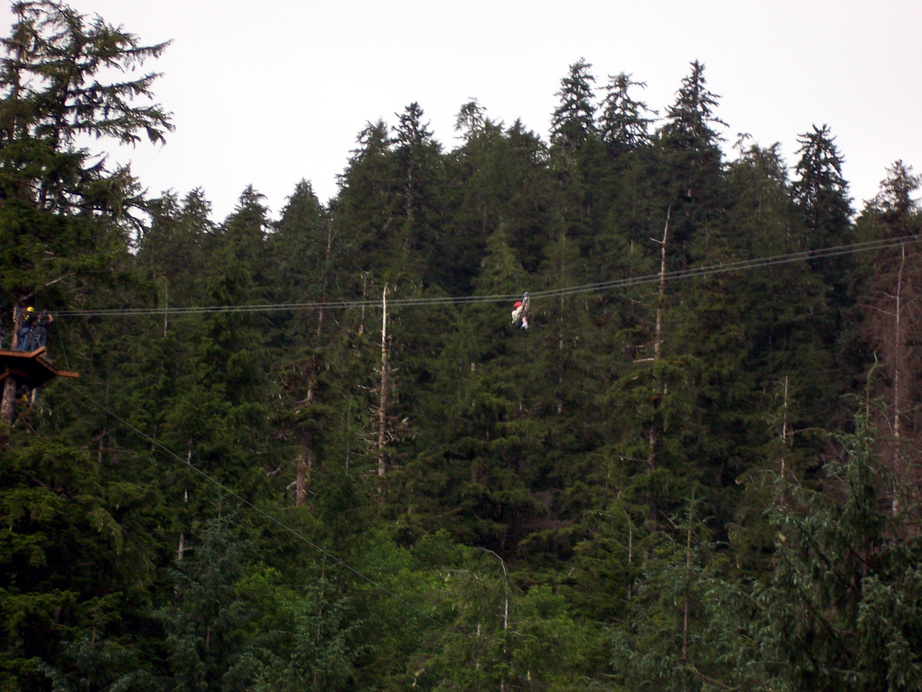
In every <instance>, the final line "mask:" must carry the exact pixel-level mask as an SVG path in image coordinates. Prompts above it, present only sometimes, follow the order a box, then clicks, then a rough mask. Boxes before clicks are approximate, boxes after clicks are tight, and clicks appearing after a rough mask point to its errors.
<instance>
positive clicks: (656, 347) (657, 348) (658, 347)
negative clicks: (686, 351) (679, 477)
mask: <svg viewBox="0 0 922 692" xmlns="http://www.w3.org/2000/svg"><path fill="white" fill-rule="evenodd" d="M671 212H672V209H671V208H670V209H667V210H666V225H665V227H664V228H663V239H662V240H661V241H658V242H659V244H660V266H659V293H658V295H657V298H656V327H655V331H654V334H653V369H654V373H653V374H654V377H656V366H657V364H658V363H659V361H660V359H661V358H662V357H663V303H664V302H665V297H666V239H667V237H668V235H669V215H670V214H671ZM665 393H666V392H665V385H664V386H663V389H662V391H661V392H660V393H659V397H660V399H661V400H662V398H663V396H664V395H665ZM654 408H655V407H654ZM647 442H648V443H649V445H650V452H649V454H648V455H647V466H648V467H649V468H650V469H653V468H655V466H656V448H657V443H658V442H659V426H658V425H657V421H656V418H655V412H654V419H653V421H652V422H651V423H650V432H649V435H648V438H647Z"/></svg>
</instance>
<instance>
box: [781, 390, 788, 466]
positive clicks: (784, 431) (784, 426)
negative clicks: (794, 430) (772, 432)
mask: <svg viewBox="0 0 922 692" xmlns="http://www.w3.org/2000/svg"><path fill="white" fill-rule="evenodd" d="M787 448H788V376H787V375H785V376H784V403H783V404H782V405H781V478H782V479H783V478H784V473H785V470H786V469H785V458H784V453H785V450H787Z"/></svg>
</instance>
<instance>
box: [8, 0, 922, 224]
mask: <svg viewBox="0 0 922 692" xmlns="http://www.w3.org/2000/svg"><path fill="white" fill-rule="evenodd" d="M69 4H70V5H71V6H72V7H74V8H76V9H78V10H80V11H81V12H84V13H87V14H94V13H98V14H99V15H101V16H102V17H103V18H104V19H106V20H107V21H108V22H110V23H112V24H116V25H122V26H123V28H124V29H126V30H127V31H129V32H131V33H133V34H136V35H137V36H138V37H139V38H140V39H141V41H142V42H144V43H147V44H150V43H157V42H160V41H167V40H172V41H173V44H172V46H170V48H168V50H167V51H166V53H165V54H164V56H163V57H162V58H161V59H160V60H158V61H156V62H155V63H150V64H149V66H150V68H151V69H153V70H156V71H159V72H162V73H163V77H162V78H161V79H160V80H159V81H158V82H157V84H156V85H155V91H156V94H157V98H158V100H159V102H160V103H162V104H163V105H164V107H165V108H166V109H167V110H169V111H170V112H172V113H173V116H174V118H173V122H174V124H175V126H176V130H175V132H173V133H171V134H170V135H169V137H168V142H167V144H166V145H165V146H163V147H159V146H158V147H154V146H151V145H147V144H145V145H141V146H139V147H138V148H137V149H134V150H129V151H128V152H127V153H118V152H116V153H114V154H113V156H115V157H117V158H118V159H119V160H125V159H130V160H131V161H132V168H133V171H134V173H135V175H136V176H138V177H139V178H140V180H141V182H142V184H143V185H144V186H145V187H147V188H148V190H149V193H150V194H152V195H156V194H159V193H160V192H162V191H164V190H167V189H172V190H174V191H175V192H177V193H178V194H180V195H184V194H185V193H186V192H188V191H189V190H191V189H193V188H196V187H201V188H203V189H204V191H205V195H206V197H207V198H208V199H209V200H211V202H212V205H213V217H214V220H215V221H222V220H223V219H224V218H225V217H226V216H227V214H229V213H230V212H231V211H232V210H233V209H234V206H235V204H236V202H237V199H238V198H239V196H240V193H241V192H242V191H243V189H244V188H245V187H246V186H247V185H250V184H252V185H253V187H254V188H255V189H256V190H257V191H258V192H260V193H262V194H263V195H265V196H266V203H267V205H268V206H269V208H270V210H271V214H272V215H273V217H277V216H278V214H279V212H280V211H281V209H282V207H283V206H284V204H285V201H286V198H287V197H288V196H289V195H290V194H291V193H292V192H293V191H294V188H295V185H296V184H297V183H298V181H299V180H301V179H306V180H309V181H310V182H311V183H312V184H313V186H314V190H315V191H316V192H317V194H318V196H319V197H320V199H321V201H324V202H326V201H327V200H329V199H330V198H331V197H333V196H334V195H335V194H336V192H337V184H336V176H337V174H339V173H342V172H343V170H344V168H345V166H346V164H347V161H348V158H349V156H350V151H351V150H353V149H354V148H355V147H356V135H357V134H358V132H359V131H360V130H361V129H362V128H363V127H364V126H365V124H366V123H367V122H369V121H375V120H377V119H378V118H383V119H384V120H385V122H387V123H388V124H389V125H394V124H395V123H396V122H397V117H396V116H395V113H399V112H402V111H403V109H404V108H405V106H407V105H408V104H410V103H411V102H413V101H416V102H418V103H419V104H420V106H421V107H422V109H423V111H424V113H425V120H426V121H428V122H429V123H430V129H431V130H432V131H433V132H434V133H435V138H436V139H437V140H438V141H439V142H441V143H442V145H443V147H444V148H445V149H446V150H450V149H453V148H454V147H456V146H457V145H458V140H457V138H456V133H455V132H454V122H455V116H456V114H457V112H458V109H459V108H460V106H461V105H462V104H464V103H466V102H467V101H469V100H470V99H471V98H476V99H477V100H478V101H479V102H480V104H481V105H482V106H483V107H484V108H485V109H486V111H487V114H488V116H490V117H491V118H492V119H494V120H501V121H503V122H505V123H506V124H507V125H510V124H512V122H513V121H515V120H516V119H521V120H522V122H523V123H524V124H525V126H526V127H527V128H529V129H531V130H534V131H535V132H537V133H538V134H540V135H541V136H542V137H544V138H546V137H547V131H548V125H549V122H550V114H551V112H552V111H553V109H554V108H555V106H556V105H557V97H556V96H555V94H556V92H557V91H558V90H559V88H560V80H561V78H563V77H564V76H565V75H566V74H567V71H568V68H569V66H570V65H571V64H573V63H575V62H576V61H577V60H579V59H580V58H585V60H586V61H587V62H589V63H590V64H591V65H592V72H593V74H594V75H595V76H596V78H597V87H598V91H599V93H601V87H602V86H603V85H604V84H605V83H606V82H607V78H608V75H614V74H618V73H620V72H627V73H629V74H631V75H633V78H634V79H635V80H637V81H642V82H646V84H647V88H646V90H644V91H642V92H641V91H638V92H635V94H634V96H635V98H639V99H640V100H643V101H645V102H646V103H647V104H648V105H649V106H650V107H651V108H654V109H657V110H660V111H661V112H662V111H663V109H664V107H665V106H667V105H670V104H672V103H673V101H674V96H675V92H676V90H677V89H678V88H679V85H680V82H681V80H682V78H683V77H684V76H686V75H687V74H688V73H689V63H690V62H691V61H693V60H700V61H701V62H703V63H704V65H705V77H706V79H707V82H708V87H709V88H710V89H711V91H712V92H714V93H716V94H718V95H719V96H720V104H719V107H718V109H717V115H718V117H720V118H721V119H722V120H724V121H725V122H726V123H727V124H728V125H729V128H728V129H727V131H726V132H725V133H724V134H725V137H726V140H727V141H726V143H725V152H727V153H728V155H730V156H732V144H733V143H734V142H735V141H736V139H737V133H739V132H745V133H748V134H750V135H751V136H752V138H753V141H755V142H757V143H759V144H761V145H763V146H769V145H771V144H773V143H775V142H780V143H781V145H782V150H783V152H784V154H785V157H786V159H787V162H788V164H789V166H793V164H794V162H795V161H796V158H797V157H796V154H795V152H796V150H797V148H798V145H797V137H798V135H800V134H802V133H804V132H807V131H809V130H810V128H811V126H812V125H813V124H817V125H822V124H824V123H825V124H828V125H829V127H830V129H831V131H832V133H833V135H834V136H835V137H836V143H837V145H838V147H839V150H840V152H841V153H842V155H843V157H844V158H845V168H844V173H845V177H846V179H847V180H848V181H849V182H850V183H851V188H850V190H851V194H852V197H853V198H854V199H855V206H856V207H857V208H860V207H861V205H862V202H863V200H866V199H868V198H870V197H872V196H874V195H875V194H876V193H877V190H878V185H879V182H880V181H881V180H882V179H883V178H884V177H885V175H886V168H887V167H888V166H889V165H890V164H892V163H893V162H894V161H895V160H897V159H902V160H903V161H904V162H905V163H907V164H909V165H911V166H914V168H915V172H916V173H920V172H922V134H920V129H919V128H920V121H922V40H920V36H922V1H920V0H877V1H875V2H870V1H869V0H861V1H858V0H813V1H811V0H796V1H794V0H773V1H772V2H758V3H756V2H747V1H746V0H714V1H708V0H698V1H697V2H689V1H688V0H646V1H641V0H622V1H620V2H618V1H616V0H607V1H604V0H566V1H565V2H564V1H556V0H555V1H552V0H528V1H519V0H451V1H443V0H403V1H396V0H323V1H319V0H260V1H258V2H257V1H255V0H245V1H244V0H150V1H146V0H145V1H142V0H71V2H70V3H69ZM0 19H2V20H3V30H4V34H6V33H8V27H9V26H10V23H11V15H10V13H9V4H8V0H7V2H6V3H5V4H4V6H3V17H2V18H0Z"/></svg>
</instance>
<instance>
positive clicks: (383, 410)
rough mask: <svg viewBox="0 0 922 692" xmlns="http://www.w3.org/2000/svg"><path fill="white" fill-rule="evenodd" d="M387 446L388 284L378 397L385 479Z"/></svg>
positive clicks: (380, 459)
mask: <svg viewBox="0 0 922 692" xmlns="http://www.w3.org/2000/svg"><path fill="white" fill-rule="evenodd" d="M385 444H387V284H384V293H383V294H382V295H381V390H380V392H379V396H378V477H379V478H384V471H385V454H384V446H385Z"/></svg>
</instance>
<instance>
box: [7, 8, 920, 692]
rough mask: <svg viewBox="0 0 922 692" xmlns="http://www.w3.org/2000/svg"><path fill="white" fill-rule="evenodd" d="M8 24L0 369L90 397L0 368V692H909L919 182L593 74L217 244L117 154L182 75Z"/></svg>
mask: <svg viewBox="0 0 922 692" xmlns="http://www.w3.org/2000/svg"><path fill="white" fill-rule="evenodd" d="M14 13H15V17H16V23H15V24H14V26H13V27H12V28H11V31H10V34H9V35H8V36H7V37H6V38H4V39H3V57H2V62H0V309H2V314H3V319H4V322H3V328H4V329H3V331H4V338H5V342H4V343H5V345H4V348H5V349H9V348H11V347H12V346H14V345H15V346H19V341H18V339H19V327H20V326H21V323H22V320H23V317H24V316H25V315H26V314H27V313H26V309H27V308H28V307H33V308H35V309H37V310H42V311H50V312H51V313H52V315H54V317H55V320H54V322H53V323H51V325H50V327H49V334H48V354H49V357H50V358H51V359H53V362H54V363H55V364H60V365H62V366H66V368H67V369H68V370H72V371H77V372H79V373H80V377H79V379H78V380H63V379H58V380H55V381H53V382H51V383H50V384H48V385H46V386H44V387H41V388H40V389H34V390H30V389H29V388H28V387H26V386H24V384H23V382H22V381H20V380H18V379H17V378H16V376H15V374H14V373H13V372H12V371H11V370H10V369H9V368H7V370H6V372H5V373H4V411H5V412H6V413H5V415H4V421H3V422H0V445H2V451H0V459H2V461H0V518H2V522H0V562H2V565H3V569H2V572H0V575H2V576H0V613H2V622H3V625H4V627H3V629H2V632H0V689H2V690H62V691H63V690H76V689H82V690H135V689H137V690H165V689H182V690H211V689H214V690H219V689H220V690H237V689H240V690H296V689H297V690H302V689H314V690H404V689H409V688H414V687H415V688H420V689H431V690H471V691H480V690H491V689H495V690H587V689H597V690H671V689H676V690H680V689H681V690H688V689H695V690H730V689H765V690H808V689H809V690H846V689H855V690H864V689H893V690H913V689H919V688H920V687H922V655H920V653H919V652H920V651H922V589H920V588H919V587H920V584H922V530H920V526H922V522H920V519H922V517H920V513H919V510H920V506H919V501H920V499H922V498H920V491H922V475H920V465H919V451H918V448H919V443H920V440H922V413H920V412H922V406H920V402H922V380H920V376H919V373H920V372H922V367H920V366H922V362H920V358H922V348H920V344H919V340H920V338H922V295H920V292H922V273H920V271H922V257H920V248H919V244H918V238H919V234H920V231H922V210H920V206H919V200H918V194H919V184H920V180H919V177H918V176H917V175H916V174H915V173H914V172H913V169H912V168H911V166H909V165H908V164H907V163H904V162H902V161H897V162H895V163H894V164H893V165H892V167H890V168H889V169H888V170H886V171H883V172H882V177H883V180H882V182H881V186H880V192H879V194H878V195H877V196H876V197H875V198H874V199H873V200H871V201H870V202H868V203H867V204H865V206H864V208H862V209H854V208H853V206H852V200H851V198H850V197H849V190H848V181H846V180H845V179H844V178H843V176H842V167H841V164H842V161H843V153H842V152H840V151H839V149H838V147H837V145H836V141H835V136H834V134H833V132H832V131H831V129H830V128H829V127H828V126H826V125H812V124H809V123H807V124H805V131H804V132H803V133H802V134H800V135H799V138H798V142H799V145H800V146H799V150H798V152H797V156H798V159H797V160H796V161H795V162H793V164H790V165H789V164H788V162H786V161H784V160H783V158H782V156H781V155H780V153H779V146H778V145H777V144H769V145H764V144H758V143H754V142H752V141H750V140H749V139H747V138H745V137H741V138H739V140H738V141H736V142H734V143H732V144H731V145H730V151H731V152H732V153H733V156H732V157H728V143H727V142H726V140H725V139H724V135H723V133H724V130H725V128H724V126H723V123H722V121H721V120H720V96H719V95H717V94H715V93H714V92H712V91H711V89H710V87H709V85H708V83H707V80H706V70H705V66H704V65H703V64H701V63H700V62H698V61H694V62H692V63H690V66H689V71H688V75H687V76H686V77H685V78H684V79H683V80H682V82H681V83H680V84H679V85H678V88H677V90H676V93H675V100H674V102H673V103H671V104H665V105H663V106H662V107H661V109H660V110H653V109H651V108H650V107H649V106H648V104H646V103H645V102H644V101H643V88H644V84H643V83H642V82H639V81H637V80H636V79H635V77H634V76H633V75H630V74H619V75H615V76H611V77H608V78H607V81H606V80H602V79H600V78H599V77H598V76H597V75H595V74H594V73H593V69H592V65H591V64H590V63H588V62H587V61H586V60H584V59H580V60H578V61H577V62H576V63H574V64H573V65H571V66H570V67H569V69H568V71H567V72H566V74H565V75H564V76H563V78H562V79H561V81H560V90H559V92H558V93H557V95H556V96H557V98H558V106H557V107H556V108H555V109H554V111H553V113H552V114H551V122H552V128H551V134H550V137H549V140H548V141H545V140H543V139H542V138H541V137H540V136H538V135H536V134H535V133H534V132H532V131H530V130H529V129H528V128H527V127H526V126H525V125H524V124H523V123H522V122H519V121H516V122H514V123H512V124H511V125H507V124H505V123H502V122H496V121H494V120H493V119H491V118H490V116H489V114H488V113H487V112H486V110H485V109H484V108H483V107H482V106H481V105H480V104H479V103H478V102H477V101H476V100H472V101H470V102H469V103H466V104H462V105H461V106H460V107H459V112H458V118H457V130H458V132H459V133H460V135H461V138H462V139H461V145H460V146H458V147H457V148H456V149H454V150H450V151H449V150H446V149H445V148H444V147H443V145H442V144H441V143H439V142H438V141H436V140H435V139H434V136H433V133H432V132H431V131H430V129H429V125H428V122H427V120H426V117H425V113H424V110H423V108H422V107H421V105H420V104H418V103H411V104H409V105H408V106H407V107H406V109H405V110H404V111H403V112H401V113H397V114H395V120H394V121H393V123H387V122H384V121H382V120H378V121H375V122H369V123H368V124H367V126H366V127H365V128H364V129H363V130H362V131H361V132H360V133H358V135H357V140H356V148H355V150H354V151H353V152H352V155H351V157H350V158H349V160H348V161H347V162H346V164H345V168H344V170H343V173H342V175H341V178H340V186H339V193H338V194H337V196H336V197H335V199H333V200H332V201H331V202H330V203H329V204H323V203H321V202H320V201H319V200H318V198H317V196H316V195H315V194H314V191H313V188H312V186H311V184H310V183H309V182H307V181H301V182H299V183H297V185H296V186H295V187H294V190H293V192H292V194H291V196H290V197H289V199H288V202H287V205H286V206H285V208H284V210H283V211H282V213H281V215H280V217H279V218H278V219H273V218H270V216H269V213H268V210H267V208H266V206H265V204H264V200H263V198H262V197H261V196H260V194H259V192H258V191H257V190H255V189H252V188H247V189H246V190H244V191H243V193H242V194H241V196H240V199H239V202H238V204H237V207H236V209H235V210H234V212H233V213H232V214H230V215H229V216H228V217H227V218H226V219H224V220H222V221H217V220H214V219H212V217H211V211H210V205H209V201H208V198H207V194H206V192H205V191H203V190H195V191H192V192H191V193H189V194H187V195H185V196H182V197H180V196H177V195H173V194H168V195H164V196H162V197H159V198H150V197H147V196H146V195H144V194H142V192H141V190H142V186H141V183H140V181H138V180H136V179H135V178H134V176H133V175H132V172H131V170H130V168H127V167H110V166H109V164H108V162H107V160H106V157H105V152H106V147H107V146H109V145H110V144H111V143H113V142H118V141H121V142H126V141H127V142H132V141H137V140H140V139H142V138H146V139H149V140H151V141H160V140H162V139H164V138H168V133H169V132H170V130H171V127H172V126H171V119H170V115H169V112H168V111H167V110H166V109H165V107H163V106H161V105H159V104H158V103H157V101H156V97H155V91H154V88H155V82H156V78H157V76H158V75H157V73H156V72H149V71H147V70H148V69H149V67H150V64H151V63H152V62H153V61H154V60H155V59H156V57H157V56H158V55H159V54H160V53H161V52H162V51H163V50H165V49H167V46H166V45H165V44H161V45H153V46H147V45H145V44H144V43H143V42H142V41H141V40H140V39H139V38H138V37H136V36H134V35H132V34H130V33H127V32H126V31H124V30H123V29H121V28H116V27H113V26H111V25H109V24H108V23H107V22H106V21H105V20H104V19H102V18H99V17H87V16H83V15H80V14H79V13H77V12H75V11H73V10H72V9H70V8H69V7H67V6H66V5H64V4H61V3H60V2H58V1H57V0H36V1H34V2H17V3H15V4H14ZM526 291H527V292H528V293H529V301H528V307H529V310H528V327H529V328H528V329H522V328H521V326H522V324H521V323H518V324H516V323H510V317H509V315H510V310H511V309H512V304H513V301H514V300H515V299H516V298H518V297H519V296H522V294H523V293H524V292H526ZM10 362H12V361H10Z"/></svg>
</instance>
